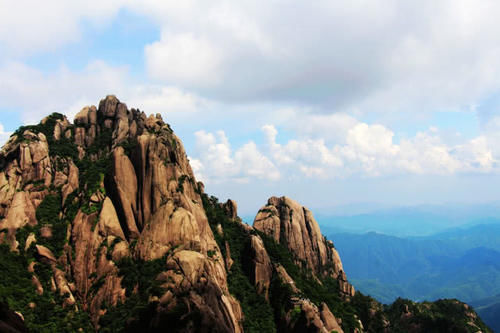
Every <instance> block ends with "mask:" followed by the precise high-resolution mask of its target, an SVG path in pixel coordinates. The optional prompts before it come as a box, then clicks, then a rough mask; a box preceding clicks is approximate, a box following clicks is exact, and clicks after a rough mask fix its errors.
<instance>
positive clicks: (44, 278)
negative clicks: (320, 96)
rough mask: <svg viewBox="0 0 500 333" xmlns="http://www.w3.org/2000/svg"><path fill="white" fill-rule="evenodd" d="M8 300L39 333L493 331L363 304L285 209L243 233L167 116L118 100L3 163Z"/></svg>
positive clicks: (285, 201)
mask: <svg viewBox="0 0 500 333" xmlns="http://www.w3.org/2000/svg"><path fill="white" fill-rule="evenodd" d="M4 298H5V300H6V302H8V304H9V306H10V308H11V309H12V310H14V311H19V312H20V313H22V315H21V316H24V318H25V322H26V325H27V326H28V328H30V330H32V331H100V332H116V331H123V332H137V331H144V332H161V331H168V332H243V331H245V332H276V331H278V332H322V333H323V332H325V333H326V332H332V331H336V332H346V333H347V332H363V331H367V332H380V331H382V332H391V331H415V332H426V331H428V330H429V327H431V326H432V325H438V326H439V325H441V326H439V327H442V328H445V329H453V330H455V331H457V329H458V330H460V329H462V328H464V327H466V328H467V329H470V330H475V331H477V330H482V331H483V332H487V331H488V329H487V328H486V327H485V326H484V324H483V323H482V322H481V320H480V319H479V318H478V317H477V315H476V314H475V312H474V311H472V310H471V309H469V308H464V306H465V305H464V304H463V303H460V302H458V301H449V302H451V303H449V302H448V303H446V302H445V303H439V302H435V303H428V304H427V303H423V304H416V303H408V302H407V303H405V302H402V301H401V302H399V303H398V302H396V303H395V304H393V305H392V308H390V311H388V310H387V309H386V308H384V307H383V306H382V305H381V304H380V303H378V302H376V301H375V300H373V299H371V298H370V297H367V296H363V295H362V294H360V293H359V292H358V293H355V291H354V288H353V287H352V285H351V284H350V283H349V282H348V281H347V278H346V275H345V272H344V271H343V267H342V262H341V260H340V257H339V255H338V252H337V251H336V249H335V247H334V246H333V243H332V242H331V241H328V240H326V239H325V238H324V237H323V236H322V235H321V232H320V229H319V226H318V224H317V223H316V221H315V220H314V217H313V216H312V213H311V212H310V211H309V210H307V209H306V208H304V207H302V206H301V205H300V204H298V203H297V202H295V201H293V200H291V199H289V198H286V197H282V198H276V197H272V198H270V199H269V200H268V204H267V205H266V206H265V207H263V208H262V209H261V210H260V211H259V212H258V214H257V216H256V218H255V222H254V226H253V227H251V226H249V225H247V224H245V223H243V222H242V221H241V219H240V218H239V217H238V213H237V204H236V202H234V201H233V200H227V202H225V203H223V204H222V203H219V202H218V200H217V198H215V197H210V196H208V195H207V194H205V193H204V186H203V184H202V183H199V182H197V181H196V179H195V176H194V174H193V171H192V169H191V167H190V165H189V162H188V159H187V156H186V153H185V151H184V148H183V146H182V143H181V141H180V140H179V139H178V138H177V137H176V136H175V134H174V133H173V131H172V129H171V128H170V126H169V125H168V124H166V123H165V122H164V121H163V120H162V118H161V116H160V115H156V116H149V117H148V116H146V114H145V113H143V112H140V111H139V110H137V109H128V108H127V106H126V105H125V104H124V103H122V102H120V101H119V100H118V99H117V98H116V97H114V96H107V97H106V98H105V99H103V100H101V102H100V103H99V106H98V107H96V106H88V107H85V108H83V109H82V110H81V111H80V112H79V113H78V114H77V116H76V117H75V120H74V122H73V124H72V123H71V122H70V121H68V119H66V118H65V117H64V116H63V115H60V114H53V115H51V116H49V117H47V118H45V119H43V120H42V122H41V123H40V124H38V125H35V126H25V127H22V128H20V129H19V130H18V131H17V132H16V133H15V134H14V135H13V136H12V137H11V138H10V140H9V141H8V142H7V144H6V145H5V146H4V147H3V148H2V150H1V151H0V301H3V299H4ZM0 304H1V302H0ZM405 306H406V307H405ZM428 309H431V311H433V312H431V313H430V317H429V318H427V317H425V316H426V315H428V311H427V310H428ZM449 309H453V311H452V313H451V314H450V313H447V312H446V311H449ZM0 310H1V309H0ZM0 312H2V311H0ZM2 313H4V312H2ZM2 313H0V315H2ZM436 313H437V315H436ZM444 315H446V316H449V317H450V318H452V321H446V320H445V321H436V319H435V318H442V317H443V316H444ZM8 316H9V318H8V319H9V320H11V319H12V320H14V321H16V322H17V323H14V324H15V325H17V326H16V327H17V329H18V330H19V329H21V330H22V326H20V325H18V324H19V322H18V321H19V320H18V319H19V318H21V317H19V318H18V317H12V313H11V312H9V313H8ZM16 316H17V315H16ZM0 317H1V316H0ZM2 318H3V317H1V318H0V330H2V329H4V326H2V325H4V324H5V323H4V322H2ZM421 318H426V319H425V320H422V319H421ZM457 323H458V324H457ZM9 325H10V324H9ZM429 325H431V326H429ZM5 327H6V326H5Z"/></svg>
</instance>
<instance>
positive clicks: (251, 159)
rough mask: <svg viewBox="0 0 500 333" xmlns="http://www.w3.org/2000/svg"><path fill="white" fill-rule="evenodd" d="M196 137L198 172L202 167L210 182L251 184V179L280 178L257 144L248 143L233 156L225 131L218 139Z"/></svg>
mask: <svg viewBox="0 0 500 333" xmlns="http://www.w3.org/2000/svg"><path fill="white" fill-rule="evenodd" d="M195 137H196V150H197V156H196V157H195V158H196V160H197V162H196V164H197V168H199V167H200V166H201V165H202V166H203V168H202V169H201V170H203V172H204V174H203V177H204V178H205V179H206V181H207V182H216V183H218V182H219V183H220V182H227V181H237V182H248V181H249V180H250V178H257V179H266V180H271V181H275V180H278V179H279V178H280V173H279V171H278V169H277V168H276V167H275V165H274V164H273V163H272V162H271V161H270V160H269V159H268V158H267V157H266V156H264V155H263V154H262V153H261V152H260V151H259V150H258V148H257V146H256V145H255V143H254V142H251V141H250V142H248V143H247V144H245V145H243V146H242V147H241V148H239V149H238V150H236V151H235V152H234V154H233V152H232V149H231V146H230V143H229V140H228V138H227V137H226V135H225V133H224V132H223V131H218V132H217V133H216V134H215V135H214V134H213V133H207V132H205V131H198V132H196V133H195ZM199 169H200V168H199ZM201 170H200V171H201ZM197 177H198V175H197Z"/></svg>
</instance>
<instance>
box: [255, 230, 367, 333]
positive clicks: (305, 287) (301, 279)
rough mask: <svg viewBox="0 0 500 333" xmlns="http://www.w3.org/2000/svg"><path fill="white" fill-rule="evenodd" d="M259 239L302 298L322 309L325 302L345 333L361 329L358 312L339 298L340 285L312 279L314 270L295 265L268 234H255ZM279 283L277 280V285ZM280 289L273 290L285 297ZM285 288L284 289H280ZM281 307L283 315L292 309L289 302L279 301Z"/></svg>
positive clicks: (289, 254)
mask: <svg viewBox="0 0 500 333" xmlns="http://www.w3.org/2000/svg"><path fill="white" fill-rule="evenodd" d="M256 232H257V233H258V234H259V236H260V237H261V238H262V240H263V241H264V246H265V248H266V251H267V253H268V254H269V257H270V258H271V261H273V262H274V263H279V264H281V265H282V266H283V267H284V268H285V270H286V271H287V273H288V274H289V275H290V277H291V278H292V279H293V280H294V281H295V285H296V286H297V288H298V289H300V290H301V291H302V294H301V295H299V296H301V297H305V298H308V299H310V300H311V301H312V302H313V303H314V304H316V305H317V306H320V305H321V303H322V302H325V303H326V304H327V305H328V307H329V308H330V311H332V313H333V314H334V315H335V317H337V318H342V328H343V330H344V331H346V332H352V331H354V329H355V328H357V327H358V323H357V320H356V318H355V317H354V316H355V314H356V310H355V309H354V307H352V306H351V304H349V303H346V302H344V301H343V300H342V299H341V298H340V297H339V289H338V282H337V280H334V279H333V278H331V277H326V278H323V279H321V284H320V283H318V282H317V280H316V279H315V278H314V277H313V276H312V273H311V271H309V270H308V269H305V268H300V267H299V266H297V265H296V264H295V260H294V258H293V255H292V253H291V252H290V251H289V250H288V248H287V247H286V246H284V245H283V244H278V243H276V242H275V241H274V239H273V238H272V237H269V236H267V235H266V234H264V233H262V232H259V231H256ZM275 282H276V281H274V283H275ZM277 288H279V287H275V286H272V287H271V289H272V290H275V291H277V292H278V295H283V294H284V293H286V292H285V291H281V290H279V289H277ZM281 288H282V286H281ZM278 304H282V307H283V308H281V309H279V311H277V310H276V309H275V313H276V314H282V313H284V312H286V311H287V310H288V309H289V306H290V305H289V304H286V302H279V303H278Z"/></svg>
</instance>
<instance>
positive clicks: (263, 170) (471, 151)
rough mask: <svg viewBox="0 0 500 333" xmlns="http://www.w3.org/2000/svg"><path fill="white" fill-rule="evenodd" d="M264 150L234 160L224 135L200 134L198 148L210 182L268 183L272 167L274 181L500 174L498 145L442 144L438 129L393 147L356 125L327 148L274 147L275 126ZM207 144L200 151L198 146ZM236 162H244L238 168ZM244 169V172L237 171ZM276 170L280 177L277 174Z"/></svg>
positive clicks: (307, 143) (250, 147) (479, 141)
mask: <svg viewBox="0 0 500 333" xmlns="http://www.w3.org/2000/svg"><path fill="white" fill-rule="evenodd" d="M262 132H263V134H264V137H265V139H266V140H265V147H263V149H259V147H257V146H256V145H255V143H254V142H249V143H247V144H245V145H243V146H242V147H241V148H239V149H238V150H237V152H236V154H235V158H233V157H232V155H231V148H230V144H229V141H228V139H227V137H226V136H225V135H224V133H222V132H220V133H218V135H219V139H218V140H217V139H216V138H215V136H214V135H213V134H210V133H205V132H203V131H201V132H198V133H197V134H196V135H197V142H198V143H199V145H200V146H199V147H198V148H199V153H200V156H202V158H201V160H203V165H204V166H205V167H210V168H212V169H213V170H212V172H211V176H212V177H215V178H217V177H220V175H226V176H227V177H221V178H220V179H218V180H219V181H221V182H223V181H227V180H228V179H231V177H235V176H236V175H237V174H238V172H244V173H245V174H246V175H247V176H248V177H255V178H262V177H263V175H264V174H267V175H268V178H270V179H272V178H273V177H272V176H270V174H269V172H270V171H269V170H273V165H276V167H277V168H278V169H276V179H278V175H280V178H286V179H290V178H296V177H301V175H302V176H306V177H308V178H317V179H328V178H339V177H340V178H345V177H350V176H353V175H358V176H361V177H380V176H390V175H397V174H416V175H451V174H457V173H486V172H496V173H498V172H500V165H499V163H498V159H497V157H496V155H495V154H494V151H493V149H492V147H494V146H496V145H497V144H498V143H500V140H493V139H492V138H487V137H486V136H484V135H481V136H479V137H476V138H473V139H470V140H466V141H465V142H463V143H460V144H446V143H445V142H444V141H443V139H442V138H441V136H440V134H441V133H440V132H439V130H438V129H436V128H434V127H430V128H429V130H428V131H425V132H418V133H417V134H416V135H415V136H414V137H412V138H408V139H402V140H401V141H400V142H399V143H396V142H394V140H393V137H394V133H393V132H392V131H391V130H389V129H388V128H386V127H384V126H382V125H380V124H366V123H362V122H357V123H356V124H355V125H354V126H353V127H352V128H350V129H349V130H347V131H346V134H345V138H342V139H339V143H336V144H332V145H328V144H327V143H326V142H325V141H324V140H322V139H312V138H304V137H303V138H293V139H289V140H288V141H287V142H286V143H285V144H280V143H277V141H276V140H277V137H278V130H277V129H276V127H275V126H273V125H270V124H268V125H265V126H263V127H262ZM203 142H204V143H205V144H204V145H203V144H202V143H203ZM261 151H263V152H265V153H264V154H263V153H261ZM240 156H246V158H245V159H241V160H243V162H240V161H239V160H240ZM218 157H219V158H218ZM242 165H244V166H246V167H247V169H245V170H244V171H243V170H242V169H241V166H242ZM278 170H279V171H278Z"/></svg>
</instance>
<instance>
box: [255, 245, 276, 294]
mask: <svg viewBox="0 0 500 333" xmlns="http://www.w3.org/2000/svg"><path fill="white" fill-rule="evenodd" d="M250 244H251V247H250V248H251V251H250V253H251V258H252V267H253V269H252V273H253V276H252V280H253V281H254V284H255V287H256V289H257V292H258V293H259V294H263V295H264V296H265V298H266V299H269V285H270V284H271V278H272V273H273V267H272V265H271V259H269V255H268V254H267V251H266V248H265V247H264V244H263V242H262V239H261V238H260V237H259V236H256V235H251V236H250Z"/></svg>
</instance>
